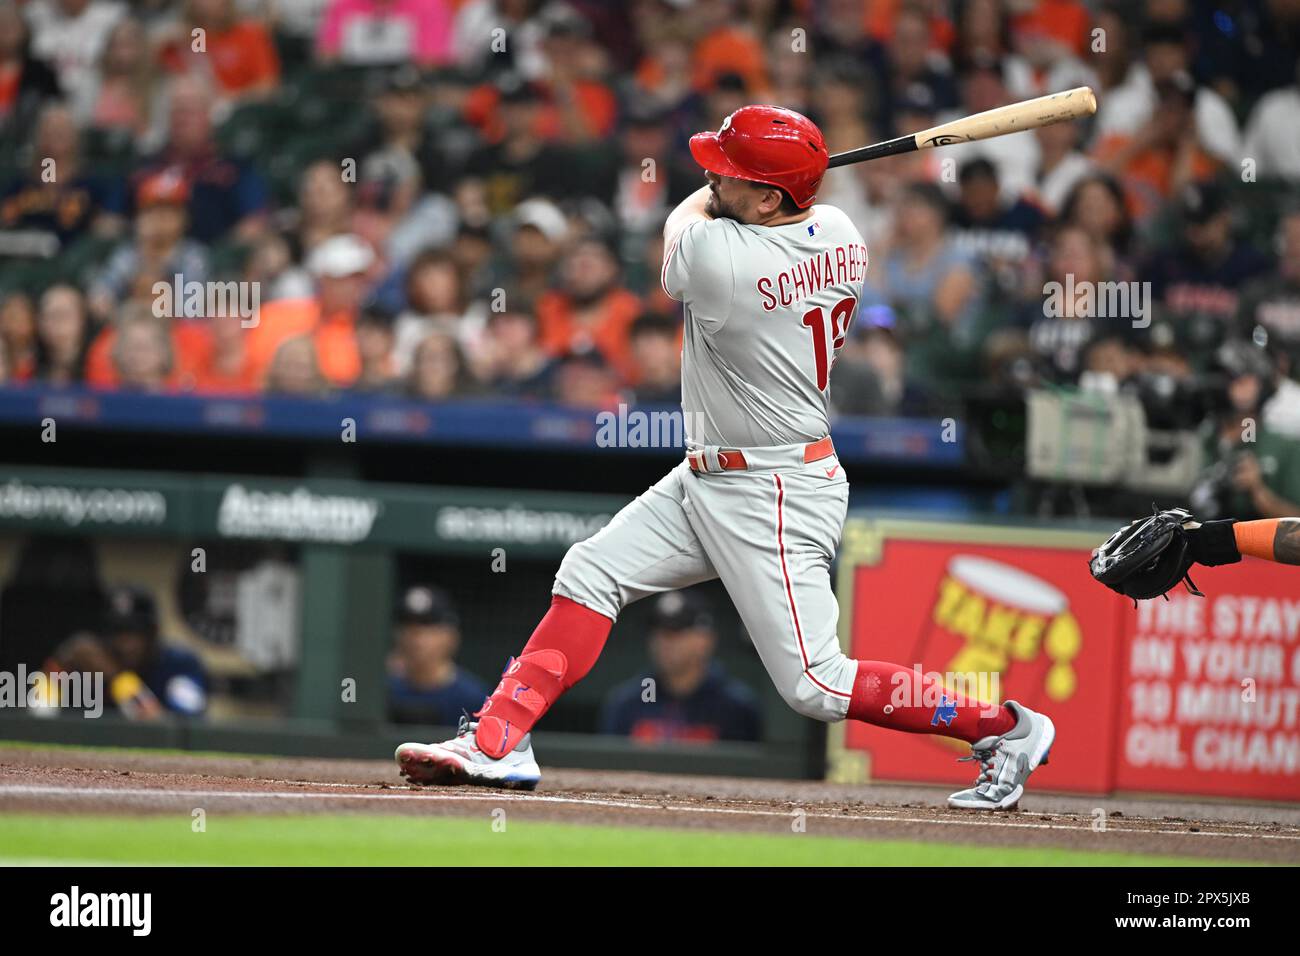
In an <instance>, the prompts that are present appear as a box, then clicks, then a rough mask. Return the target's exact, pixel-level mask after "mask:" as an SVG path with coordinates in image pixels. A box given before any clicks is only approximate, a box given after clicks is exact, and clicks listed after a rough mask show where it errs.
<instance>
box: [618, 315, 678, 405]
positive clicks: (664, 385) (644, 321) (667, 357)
mask: <svg viewBox="0 0 1300 956" xmlns="http://www.w3.org/2000/svg"><path fill="white" fill-rule="evenodd" d="M628 335H629V341H630V343H631V350H632V364H633V366H635V368H636V382H637V385H636V389H635V392H634V396H633V397H634V399H635V401H636V402H637V404H639V405H680V404H681V402H682V324H681V322H679V321H678V320H677V319H675V318H673V317H672V316H671V315H664V314H662V313H656V312H647V313H646V314H645V315H642V316H639V317H638V318H637V320H636V321H635V322H633V323H632V328H631V330H630V332H629V333H628Z"/></svg>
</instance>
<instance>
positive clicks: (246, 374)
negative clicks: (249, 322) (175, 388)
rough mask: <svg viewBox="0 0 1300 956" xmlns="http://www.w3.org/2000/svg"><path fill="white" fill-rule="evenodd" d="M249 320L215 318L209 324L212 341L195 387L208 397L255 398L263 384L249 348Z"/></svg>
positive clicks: (197, 371)
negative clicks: (247, 325)
mask: <svg viewBox="0 0 1300 956" xmlns="http://www.w3.org/2000/svg"><path fill="white" fill-rule="evenodd" d="M244 322H245V319H243V318H241V317H240V316H238V315H214V316H211V317H209V318H208V319H207V320H206V322H205V326H206V331H207V333H208V339H207V342H206V348H205V349H204V350H203V351H202V353H201V355H200V356H199V360H198V361H197V362H196V363H195V367H194V370H193V387H194V390H195V391H196V392H200V393H203V394H207V395H251V394H253V393H255V392H257V391H258V390H259V389H260V387H261V385H262V383H261V381H260V380H259V378H258V370H257V368H256V367H255V365H254V363H253V361H252V357H251V355H250V353H249V349H248V336H247V335H246V334H245V329H244Z"/></svg>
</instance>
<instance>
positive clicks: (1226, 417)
mask: <svg viewBox="0 0 1300 956" xmlns="http://www.w3.org/2000/svg"><path fill="white" fill-rule="evenodd" d="M1213 371H1215V372H1217V373H1218V374H1217V381H1219V382H1220V383H1221V384H1220V385H1219V386H1218V390H1217V392H1216V394H1215V396H1214V397H1215V399H1216V408H1215V413H1214V415H1213V416H1212V417H1211V418H1210V419H1209V420H1208V421H1207V422H1206V425H1207V428H1206V451H1207V457H1208V460H1209V461H1211V462H1212V463H1213V464H1212V465H1211V466H1210V467H1209V469H1208V470H1207V472H1206V474H1205V475H1204V476H1203V477H1202V479H1201V481H1200V482H1199V483H1198V485H1197V487H1196V488H1195V489H1194V490H1193V491H1192V495H1191V505H1192V507H1193V509H1194V510H1195V512H1196V514H1197V515H1198V516H1201V515H1203V516H1204V518H1205V519H1211V518H1227V517H1232V518H1237V519H1240V520H1246V519H1250V518H1285V517H1289V516H1292V515H1295V514H1297V513H1300V439H1295V438H1288V437H1286V436H1283V435H1280V434H1278V433H1276V432H1274V431H1272V430H1271V429H1270V428H1268V427H1267V425H1265V426H1262V427H1258V428H1257V429H1256V428H1254V427H1252V428H1250V430H1249V431H1247V423H1249V424H1250V425H1252V426H1253V425H1254V423H1257V422H1259V420H1260V418H1261V417H1262V416H1261V409H1262V408H1263V406H1264V405H1265V403H1266V402H1267V401H1268V399H1269V398H1270V396H1271V394H1272V392H1273V390H1274V389H1275V388H1276V377H1275V376H1276V370H1275V368H1274V366H1273V362H1272V360H1271V359H1270V358H1269V357H1268V355H1267V354H1266V353H1265V352H1264V350H1262V349H1260V348H1259V347H1257V346H1256V345H1254V344H1253V343H1250V342H1243V341H1235V342H1229V343H1226V344H1225V345H1224V346H1223V347H1222V348H1220V349H1219V351H1218V353H1217V356H1216V364H1215V369H1214V370H1213Z"/></svg>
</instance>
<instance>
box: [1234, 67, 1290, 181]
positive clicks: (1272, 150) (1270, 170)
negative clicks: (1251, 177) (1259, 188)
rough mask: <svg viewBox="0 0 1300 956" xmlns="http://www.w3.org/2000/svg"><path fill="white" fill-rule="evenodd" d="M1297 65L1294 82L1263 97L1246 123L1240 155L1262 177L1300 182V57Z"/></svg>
mask: <svg viewBox="0 0 1300 956" xmlns="http://www.w3.org/2000/svg"><path fill="white" fill-rule="evenodd" d="M1295 68H1296V76H1295V81H1294V82H1293V83H1291V84H1290V85H1289V86H1285V87H1282V88H1281V89H1277V90H1272V91H1271V92H1269V93H1267V94H1265V95H1264V96H1263V97H1262V98H1260V100H1259V102H1258V103H1256V104H1255V108H1254V109H1253V110H1251V113H1250V120H1249V122H1247V124H1246V137H1245V142H1244V143H1243V145H1242V155H1241V158H1242V159H1243V160H1251V161H1253V162H1254V163H1255V172H1256V174H1257V175H1258V176H1259V177H1260V178H1268V177H1279V178H1282V179H1287V180H1289V181H1291V182H1293V183H1294V182H1300V58H1297V59H1296V61H1295Z"/></svg>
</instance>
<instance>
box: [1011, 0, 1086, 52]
mask: <svg viewBox="0 0 1300 956" xmlns="http://www.w3.org/2000/svg"><path fill="white" fill-rule="evenodd" d="M1091 26H1092V15H1091V14H1089V13H1088V8H1087V7H1085V6H1084V5H1083V4H1081V3H1076V2H1075V0H1038V4H1037V6H1035V7H1034V9H1032V10H1030V11H1029V12H1028V13H1022V14H1020V15H1019V16H1014V17H1012V18H1011V32H1012V33H1013V34H1020V35H1025V36H1047V37H1051V38H1052V39H1053V40H1055V41H1057V42H1058V43H1060V44H1061V45H1062V46H1064V47H1065V48H1066V49H1067V50H1069V51H1070V52H1071V53H1074V54H1075V55H1077V56H1086V55H1087V54H1088V52H1089V51H1088V39H1089V35H1090V34H1089V28H1090V27H1091Z"/></svg>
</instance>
